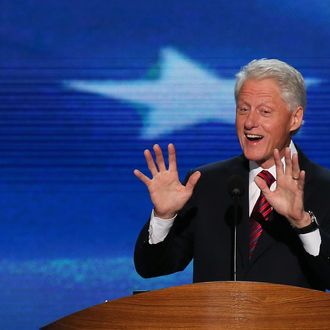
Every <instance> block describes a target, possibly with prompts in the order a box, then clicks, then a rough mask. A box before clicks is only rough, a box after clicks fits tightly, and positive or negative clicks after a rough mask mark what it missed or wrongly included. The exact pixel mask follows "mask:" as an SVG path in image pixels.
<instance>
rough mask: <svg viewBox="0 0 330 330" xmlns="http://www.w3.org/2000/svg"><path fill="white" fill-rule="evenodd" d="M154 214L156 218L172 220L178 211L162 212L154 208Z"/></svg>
mask: <svg viewBox="0 0 330 330" xmlns="http://www.w3.org/2000/svg"><path fill="white" fill-rule="evenodd" d="M154 216H155V217H156V218H159V219H162V220H171V219H173V218H174V217H175V216H176V213H175V212H174V213H171V212H168V213H160V212H158V211H157V210H156V209H154Z"/></svg>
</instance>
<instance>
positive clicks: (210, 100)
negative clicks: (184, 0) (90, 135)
mask: <svg viewBox="0 0 330 330" xmlns="http://www.w3.org/2000/svg"><path fill="white" fill-rule="evenodd" d="M234 84H235V81H234V79H221V78H218V77H216V76H215V75H214V74H213V73H211V72H210V71H208V70H206V69H205V68H202V67H201V66H200V65H198V64H197V63H194V62H192V61H191V60H190V59H188V58H187V57H185V56H183V55H182V54H179V53H178V52H177V51H176V50H174V49H172V48H165V49H162V50H161V62H160V75H159V78H158V79H157V80H153V79H150V80H138V81H123V82H121V81H111V80H105V81H104V80H103V81H69V82H66V85H67V86H69V87H70V88H73V89H76V90H79V91H84V92H90V93H96V94H99V95H102V96H105V97H112V98H116V99H120V100H124V101H127V102H131V103H133V104H140V105H143V106H146V107H148V108H149V111H147V112H146V114H145V115H144V118H143V127H142V130H141V137H143V138H149V139H151V138H155V137H158V136H161V135H164V134H169V133H172V132H174V131H177V130H182V129H184V128H186V127H188V126H192V125H195V124H198V123H203V122H214V121H221V122H225V123H231V124H232V123H234V118H235V103H234V96H233V95H234Z"/></svg>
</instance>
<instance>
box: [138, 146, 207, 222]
mask: <svg viewBox="0 0 330 330" xmlns="http://www.w3.org/2000/svg"><path fill="white" fill-rule="evenodd" d="M153 150H154V152H155V156H156V164H157V166H156V164H155V162H154V159H153V157H152V155H151V152H150V151H149V150H148V149H147V150H145V151H144V156H145V159H146V161H147V165H148V168H149V170H150V173H151V175H152V178H151V179H150V178H149V177H147V176H146V175H144V174H143V173H142V172H141V171H139V170H137V169H135V170H134V174H135V175H136V177H138V178H139V179H140V180H141V181H142V182H143V183H144V184H145V185H146V186H147V188H148V190H149V194H150V198H151V201H152V203H153V205H154V212H155V215H156V216H157V217H160V218H163V219H169V218H172V217H174V216H175V214H176V213H177V211H179V210H180V209H182V207H183V206H184V205H185V204H186V202H187V201H188V200H189V198H190V197H191V195H192V192H193V189H194V187H195V185H196V183H197V181H198V180H199V178H200V176H201V173H200V172H199V171H196V172H194V173H193V174H192V175H191V176H190V177H189V180H188V182H187V184H186V185H185V186H184V185H182V184H181V182H180V180H179V175H178V170H177V164H176V155H175V148H174V145H173V144H169V145H168V165H169V166H168V169H166V166H165V162H164V157H163V153H162V150H161V148H160V146H159V145H158V144H156V145H154V147H153Z"/></svg>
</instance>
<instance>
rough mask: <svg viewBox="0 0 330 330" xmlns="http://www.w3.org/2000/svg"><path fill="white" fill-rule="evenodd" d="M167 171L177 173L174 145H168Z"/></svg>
mask: <svg viewBox="0 0 330 330" xmlns="http://www.w3.org/2000/svg"><path fill="white" fill-rule="evenodd" d="M168 169H169V170H170V171H177V170H178V169H177V165H176V153H175V147H174V144H172V143H170V144H169V145H168Z"/></svg>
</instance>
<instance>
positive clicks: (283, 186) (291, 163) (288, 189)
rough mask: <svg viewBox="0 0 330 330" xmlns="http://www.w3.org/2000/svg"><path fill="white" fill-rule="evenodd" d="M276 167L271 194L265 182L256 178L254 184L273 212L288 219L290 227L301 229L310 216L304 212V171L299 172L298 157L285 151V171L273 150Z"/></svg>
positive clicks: (277, 154) (275, 151) (277, 152)
mask: <svg viewBox="0 0 330 330" xmlns="http://www.w3.org/2000/svg"><path fill="white" fill-rule="evenodd" d="M274 160H275V165H276V189H275V190H274V191H273V192H272V191H270V189H269V188H268V186H267V184H266V182H265V181H264V180H263V179H262V178H260V177H258V176H257V177H256V178H255V182H256V184H257V186H258V187H259V188H260V190H261V191H262V192H263V194H264V196H265V197H266V199H267V200H268V202H269V203H270V205H271V206H272V207H273V208H274V209H275V211H276V212H277V213H279V214H281V215H283V216H284V217H286V218H287V219H288V221H289V222H290V223H291V225H292V226H294V227H298V228H302V227H305V226H307V225H309V224H310V222H311V220H310V216H309V214H308V213H307V212H305V210H304V184H305V171H301V170H300V167H299V162H298V155H297V154H294V155H293V156H292V157H291V151H290V148H286V149H285V170H284V166H283V163H282V162H281V158H280V153H279V151H278V150H277V149H275V150H274Z"/></svg>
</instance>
